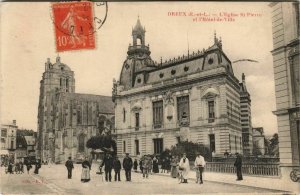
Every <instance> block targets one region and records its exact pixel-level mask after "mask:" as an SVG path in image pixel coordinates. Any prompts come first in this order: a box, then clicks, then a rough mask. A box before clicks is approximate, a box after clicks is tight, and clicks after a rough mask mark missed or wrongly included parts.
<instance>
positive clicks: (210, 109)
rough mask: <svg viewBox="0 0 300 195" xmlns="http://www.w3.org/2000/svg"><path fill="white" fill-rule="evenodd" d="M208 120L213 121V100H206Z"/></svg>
mask: <svg viewBox="0 0 300 195" xmlns="http://www.w3.org/2000/svg"><path fill="white" fill-rule="evenodd" d="M208 122H209V123H213V122H215V102H214V101H213V100H212V101H208Z"/></svg>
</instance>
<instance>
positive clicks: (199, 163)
mask: <svg viewBox="0 0 300 195" xmlns="http://www.w3.org/2000/svg"><path fill="white" fill-rule="evenodd" d="M194 165H195V168H196V169H197V180H196V183H198V182H199V183H200V184H203V180H202V173H203V170H204V167H205V160H204V157H203V156H201V154H200V153H197V157H196V159H195V162H194Z"/></svg>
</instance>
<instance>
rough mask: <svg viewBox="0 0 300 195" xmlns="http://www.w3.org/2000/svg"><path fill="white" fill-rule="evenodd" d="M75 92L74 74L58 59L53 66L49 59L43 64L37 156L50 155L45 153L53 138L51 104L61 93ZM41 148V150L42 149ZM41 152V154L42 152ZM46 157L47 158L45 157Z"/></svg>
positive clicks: (53, 114)
mask: <svg viewBox="0 0 300 195" xmlns="http://www.w3.org/2000/svg"><path fill="white" fill-rule="evenodd" d="M74 92H75V79H74V72H73V71H72V70H71V69H70V68H69V67H68V66H67V65H66V64H63V63H62V62H61V61H60V57H59V56H58V57H57V58H56V62H55V63H54V64H52V63H51V61H50V58H48V59H47V61H46V63H45V72H44V73H43V77H42V80H41V81H40V96H39V106H38V136H39V137H38V140H39V143H38V155H40V157H41V158H43V159H46V158H48V157H49V156H50V154H47V152H46V153H45V151H46V149H47V148H48V149H49V146H48V145H49V144H48V140H49V139H51V138H53V137H52V136H53V134H54V130H53V129H54V127H55V124H54V121H55V117H56V116H55V110H54V107H53V105H52V103H51V102H53V100H54V98H57V97H58V95H59V94H62V93H74ZM42 147H43V148H42ZM42 151H43V152H42ZM46 156H48V157H46Z"/></svg>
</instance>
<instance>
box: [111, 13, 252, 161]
mask: <svg viewBox="0 0 300 195" xmlns="http://www.w3.org/2000/svg"><path fill="white" fill-rule="evenodd" d="M145 32H146V31H145V28H144V27H143V26H142V25H141V22H140V19H138V20H137V23H136V25H135V27H134V28H133V29H132V39H133V43H132V44H130V45H129V47H128V51H127V58H126V60H125V61H124V63H123V66H122V69H121V74H120V78H119V80H118V81H114V86H113V101H114V103H115V131H114V134H115V136H116V140H117V148H118V155H123V154H124V153H129V154H130V155H131V156H136V155H138V154H141V155H143V154H155V155H159V154H160V153H161V152H162V151H164V150H165V149H167V148H169V149H170V148H171V146H174V145H176V144H177V143H178V142H181V141H186V140H188V141H192V142H196V143H200V144H204V145H206V146H207V147H208V148H209V149H210V151H211V152H212V153H213V154H214V155H216V156H221V155H222V156H223V154H224V152H225V151H226V150H227V151H228V152H231V153H233V154H234V153H235V152H239V153H243V141H244V142H247V144H249V142H251V141H252V138H243V136H248V137H249V136H252V133H251V132H250V131H252V129H251V128H244V129H243V128H242V124H241V100H242V101H243V104H246V105H247V107H249V112H250V106H251V104H250V94H249V93H248V92H247V91H246V86H245V77H244V76H243V82H241V83H240V82H239V80H238V79H237V78H236V77H235V75H234V73H233V69H232V64H231V61H230V59H229V58H228V57H227V55H226V54H225V53H224V51H223V49H222V41H221V40H220V39H218V38H217V37H216V35H215V37H214V42H213V44H212V45H211V46H210V47H209V48H208V49H206V50H202V51H198V52H192V53H188V54H187V55H181V56H179V57H176V58H172V59H169V60H166V61H165V62H162V61H161V62H160V63H156V62H155V61H154V60H152V59H151V55H150V54H151V51H150V47H149V45H146V43H145ZM241 87H242V88H243V89H241ZM241 93H243V97H242V98H241ZM247 95H248V96H249V97H245V96H247ZM245 101H246V102H245ZM247 101H249V102H247ZM243 114H244V115H246V114H247V111H245V112H244V113H243ZM248 116H249V115H248ZM249 122H251V121H249ZM248 126H249V125H247V127H248ZM242 129H243V130H244V131H249V132H244V133H243V130H242Z"/></svg>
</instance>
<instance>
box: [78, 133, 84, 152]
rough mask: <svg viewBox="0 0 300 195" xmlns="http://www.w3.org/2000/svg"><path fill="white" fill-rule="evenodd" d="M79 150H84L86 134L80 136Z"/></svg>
mask: <svg viewBox="0 0 300 195" xmlns="http://www.w3.org/2000/svg"><path fill="white" fill-rule="evenodd" d="M78 152H84V135H83V134H81V135H79V137H78Z"/></svg>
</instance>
